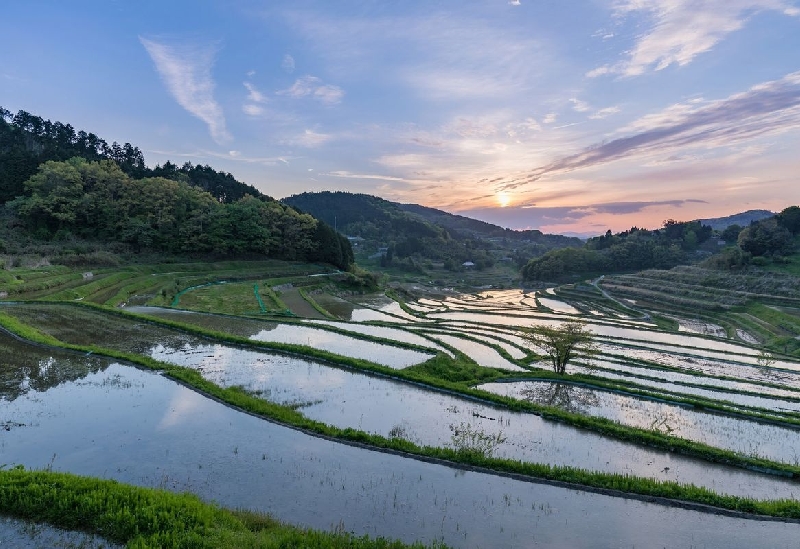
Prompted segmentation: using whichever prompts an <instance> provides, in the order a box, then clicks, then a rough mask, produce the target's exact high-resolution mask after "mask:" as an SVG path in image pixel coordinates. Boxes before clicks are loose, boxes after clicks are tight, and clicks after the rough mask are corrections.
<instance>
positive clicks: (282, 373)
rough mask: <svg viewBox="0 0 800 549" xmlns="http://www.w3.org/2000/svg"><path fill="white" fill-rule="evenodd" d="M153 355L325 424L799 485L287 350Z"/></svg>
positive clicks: (679, 474)
mask: <svg viewBox="0 0 800 549" xmlns="http://www.w3.org/2000/svg"><path fill="white" fill-rule="evenodd" d="M152 356H153V358H157V359H159V360H163V361H166V362H170V363H173V364H178V365H181V366H188V367H191V368H195V369H197V370H198V371H200V372H201V373H202V374H203V376H204V377H206V378H207V379H209V380H211V381H213V382H215V383H217V384H219V385H221V386H226V387H228V386H241V387H244V388H245V389H246V390H247V391H248V392H251V393H253V394H256V395H259V396H261V397H262V398H265V399H267V400H271V401H273V402H278V403H284V404H292V405H296V406H299V407H300V408H299V409H300V411H301V412H302V413H303V415H305V416H306V417H309V418H311V419H314V420H317V421H322V422H324V423H326V424H329V425H335V426H337V427H341V428H347V427H350V428H355V429H359V430H363V431H366V432H370V433H377V434H380V435H382V436H385V437H392V436H400V437H402V438H405V439H408V440H411V441H413V442H415V443H417V444H420V445H428V446H440V447H443V446H451V445H452V437H453V430H454V429H459V428H461V429H463V428H465V427H466V426H469V428H471V429H473V430H476V431H480V432H483V433H486V434H490V435H491V434H498V433H500V434H502V435H503V436H504V437H505V439H506V440H505V441H504V442H503V443H501V444H499V445H498V446H497V449H496V451H495V455H496V456H497V457H507V458H512V459H519V460H522V461H530V462H536V463H549V464H553V465H567V466H572V467H578V468H583V469H590V470H597V471H606V472H613V473H622V474H630V475H636V476H644V477H651V478H658V479H661V480H676V481H679V482H686V483H693V484H696V485H698V486H699V485H703V486H707V487H709V488H713V489H714V490H716V491H721V492H724V493H731V494H735V495H753V494H754V493H758V494H759V496H758V497H761V498H774V497H789V496H790V494H792V493H794V491H795V490H796V489H800V485H799V484H797V483H795V482H791V481H787V480H786V479H780V478H776V477H765V476H763V475H761V474H756V473H752V472H748V471H741V470H737V469H734V468H730V467H725V466H719V465H713V464H709V463H706V462H703V461H700V460H696V459H690V458H687V457H684V456H679V455H672V454H669V453H668V452H661V451H655V450H652V449H647V448H641V447H638V446H636V445H635V444H631V443H624V442H619V441H614V440H610V439H607V438H605V437H602V436H600V435H597V434H594V433H591V432H588V431H584V430H580V429H576V428H574V427H570V426H568V425H563V424H560V423H557V422H552V421H548V420H545V419H542V418H541V417H539V416H536V415H533V414H527V413H520V412H511V411H508V410H503V409H498V408H496V407H492V406H489V405H486V404H481V403H477V402H471V401H469V400H466V399H463V398H459V397H455V396H451V395H447V394H441V393H435V392H431V391H428V390H423V389H420V388H418V387H414V386H411V385H408V384H407V383H402V382H398V381H393V380H388V379H383V378H376V377H374V376H370V375H365V374H361V373H356V372H350V371H343V370H339V369H336V368H331V367H328V366H325V365H321V364H318V363H314V362H310V361H304V360H300V359H296V358H293V357H281V356H274V355H266V354H264V353H258V352H251V351H243V350H240V349H231V348H225V347H223V346H213V347H212V346H205V347H202V348H197V349H188V348H184V349H172V350H167V349H163V348H160V347H159V348H156V349H154V351H153V354H152ZM621 456H624V459H620V457H621Z"/></svg>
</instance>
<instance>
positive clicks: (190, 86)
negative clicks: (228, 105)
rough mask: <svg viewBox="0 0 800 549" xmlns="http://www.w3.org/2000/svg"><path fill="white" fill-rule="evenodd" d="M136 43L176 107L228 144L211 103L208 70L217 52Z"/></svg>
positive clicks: (211, 47) (144, 40)
mask: <svg viewBox="0 0 800 549" xmlns="http://www.w3.org/2000/svg"><path fill="white" fill-rule="evenodd" d="M139 41H140V42H141V43H142V45H143V46H144V48H145V49H146V50H147V53H148V54H150V58H151V59H152V60H153V63H155V66H156V70H157V71H158V73H159V75H160V76H161V79H162V80H163V81H164V84H165V85H166V86H167V89H168V90H169V92H170V93H171V94H172V96H173V97H174V98H175V100H176V101H177V102H178V104H179V105H180V106H181V107H183V108H184V109H186V110H187V111H189V112H190V113H191V114H193V115H194V116H196V117H197V118H199V119H200V120H202V121H203V122H205V123H206V124H207V125H208V130H209V133H210V134H211V137H212V138H213V139H214V141H216V142H217V143H224V142H226V141H229V140H230V139H231V135H230V134H229V133H228V130H227V129H226V127H225V116H224V114H223V112H222V108H221V107H220V106H219V104H218V103H217V102H216V100H215V99H214V79H213V78H212V76H211V67H212V66H213V64H214V56H215V55H216V52H217V46H216V44H213V45H202V46H197V45H187V44H183V45H178V46H174V45H167V44H165V43H161V42H156V41H155V40H150V39H147V38H143V37H141V36H140V37H139Z"/></svg>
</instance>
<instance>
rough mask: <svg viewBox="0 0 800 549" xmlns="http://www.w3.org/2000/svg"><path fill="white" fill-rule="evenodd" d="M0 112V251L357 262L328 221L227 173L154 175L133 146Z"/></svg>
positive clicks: (201, 170)
mask: <svg viewBox="0 0 800 549" xmlns="http://www.w3.org/2000/svg"><path fill="white" fill-rule="evenodd" d="M0 115H1V116H0V137H1V138H2V139H0V202H3V203H5V206H4V211H3V212H2V213H3V218H4V219H5V220H6V223H5V227H3V228H2V229H0V230H2V232H3V234H1V235H0V253H6V254H13V255H20V254H25V253H29V252H30V251H36V250H42V249H43V247H42V245H43V244H45V243H56V246H55V247H56V248H61V249H63V248H70V247H77V248H82V249H95V248H97V247H96V246H93V245H92V244H91V243H93V242H94V243H97V242H100V243H108V244H115V245H117V246H116V247H113V246H112V247H111V250H112V253H115V252H117V251H120V250H130V251H133V252H134V253H140V252H158V253H169V254H195V255H196V254H204V255H208V254H210V255H211V256H213V257H232V256H237V257H241V256H252V257H256V258H275V259H285V260H300V261H312V262H313V261H316V262H324V263H330V264H332V265H335V266H337V267H339V268H340V269H347V268H349V267H350V266H351V265H352V263H353V252H352V248H351V246H350V243H349V241H348V240H347V239H346V238H344V237H343V236H342V235H340V234H338V233H336V231H334V230H333V228H331V227H330V226H329V225H328V224H326V223H324V222H320V221H319V220H318V219H315V218H314V217H313V216H311V215H309V214H303V213H300V212H298V211H297V210H295V209H293V208H291V207H289V206H287V205H285V204H282V203H280V202H278V201H276V200H274V199H272V198H270V197H268V196H266V195H263V194H261V193H260V192H259V191H258V190H257V189H255V188H254V187H251V186H249V185H245V184H244V183H240V182H238V181H236V179H234V178H233V176H232V175H230V174H226V173H221V172H217V171H215V170H214V169H213V168H210V167H208V166H192V165H191V164H189V163H187V164H184V166H183V167H181V168H178V167H177V166H176V165H174V164H172V163H170V162H167V163H165V164H164V166H156V167H155V168H153V169H150V168H147V167H146V166H145V164H144V157H143V155H142V153H141V151H139V149H138V148H137V147H134V146H132V145H130V144H129V143H126V144H125V145H123V146H120V145H119V144H117V143H114V144H113V145H111V146H109V145H108V144H107V143H106V142H105V141H103V140H102V139H100V138H98V137H97V136H96V135H94V134H91V133H86V132H83V131H79V132H75V130H74V129H73V128H72V126H70V125H68V124H62V123H60V122H55V123H51V122H50V121H49V120H42V119H41V118H39V117H36V116H33V115H31V114H29V113H26V112H24V111H20V112H19V113H17V114H16V115H15V116H13V117H12V116H11V114H10V113H9V112H8V111H7V110H5V109H0ZM76 240H80V241H81V243H79V244H77V245H75V241H76ZM87 242H88V244H87ZM73 245H74V246H73ZM120 246H121V247H120ZM101 249H103V248H102V247H101ZM106 249H108V248H106Z"/></svg>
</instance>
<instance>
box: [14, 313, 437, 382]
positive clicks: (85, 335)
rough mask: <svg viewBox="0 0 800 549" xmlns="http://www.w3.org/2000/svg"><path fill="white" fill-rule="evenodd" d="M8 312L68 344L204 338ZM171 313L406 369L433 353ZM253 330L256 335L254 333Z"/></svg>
mask: <svg viewBox="0 0 800 549" xmlns="http://www.w3.org/2000/svg"><path fill="white" fill-rule="evenodd" d="M4 310H6V311H7V312H8V313H9V314H11V315H13V316H17V317H19V318H20V319H22V320H23V321H26V322H30V323H35V324H36V325H37V326H39V327H40V328H41V329H42V330H43V331H45V332H47V333H49V334H50V335H52V336H54V337H56V338H58V339H61V340H62V341H65V342H68V343H75V344H82V345H87V344H98V345H102V346H105V347H109V348H112V349H118V350H124V351H131V352H135V353H139V354H148V352H149V349H150V348H151V347H152V346H153V343H154V342H157V343H160V344H161V345H164V346H168V347H180V346H182V345H190V346H192V345H198V344H199V343H200V342H201V341H203V340H202V339H201V338H198V337H194V336H189V335H186V334H183V333H181V332H179V331H177V330H172V329H169V328H165V327H162V326H157V325H154V324H148V323H145V322H137V321H133V320H131V319H127V318H121V317H113V316H111V315H102V314H99V313H97V312H94V311H91V310H86V309H81V308H77V307H70V306H67V305H62V306H59V305H53V306H50V305H48V306H42V305H20V306H7V307H6V308H5V309H4ZM139 310H140V311H141V310H142V309H139ZM144 310H147V309H144ZM170 316H171V317H172V318H173V319H175V320H178V321H181V322H186V321H189V320H190V319H194V318H197V317H201V318H199V320H198V322H199V324H198V325H202V326H204V327H210V326H214V329H215V330H217V331H224V330H225V329H226V328H227V327H229V326H230V327H231V328H232V331H233V332H234V333H236V334H242V335H247V337H249V338H250V339H253V340H255V341H270V342H277V343H293V344H297V345H307V346H310V347H311V346H313V347H315V348H319V349H323V350H326V351H330V352H333V353H337V354H342V355H344V356H351V357H353V358H361V359H365V360H370V361H372V362H375V363H377V364H382V365H384V366H388V367H390V368H405V367H408V366H411V365H413V364H419V363H421V362H425V361H426V360H428V359H429V358H431V357H432V356H433V354H434V353H433V352H431V353H430V354H427V353H424V352H420V351H415V350H412V349H404V348H400V347H393V346H391V345H386V344H381V343H375V342H372V341H364V340H359V339H354V338H352V337H348V336H346V335H343V334H339V333H335V332H331V331H327V330H322V329H314V328H311V327H307V326H298V325H287V324H279V323H274V322H262V323H260V324H259V323H258V322H257V321H252V320H245V321H243V323H238V322H236V319H233V318H230V317H219V323H218V325H214V322H215V320H214V318H211V319H210V318H208V315H201V314H197V315H193V314H192V313H189V312H182V313H179V314H178V315H170ZM253 330H255V333H250V332H251V331H253Z"/></svg>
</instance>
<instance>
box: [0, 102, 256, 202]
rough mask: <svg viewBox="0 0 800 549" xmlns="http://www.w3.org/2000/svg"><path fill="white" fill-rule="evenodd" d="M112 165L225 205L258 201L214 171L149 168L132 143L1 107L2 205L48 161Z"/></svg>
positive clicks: (188, 164)
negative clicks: (179, 184)
mask: <svg viewBox="0 0 800 549" xmlns="http://www.w3.org/2000/svg"><path fill="white" fill-rule="evenodd" d="M75 156H79V157H81V158H85V159H86V160H113V161H114V162H116V164H117V165H118V166H119V167H120V169H121V170H122V171H123V172H124V173H125V174H127V175H128V176H130V177H134V178H141V177H166V178H167V179H174V180H178V179H181V180H184V181H186V182H188V183H189V184H190V185H193V186H195V187H200V188H201V189H203V190H205V191H208V192H209V193H211V195H212V196H213V197H214V198H216V199H217V200H220V201H222V202H234V201H236V200H239V199H240V198H242V197H244V196H245V195H246V194H249V195H251V196H255V197H259V196H260V195H261V193H260V192H259V190H258V189H256V188H255V187H253V186H252V185H247V184H245V183H242V182H240V181H237V180H236V179H235V178H234V177H233V176H232V175H231V174H229V173H225V172H218V171H216V170H214V169H213V168H211V167H210V166H200V165H196V166H195V165H192V164H191V162H186V163H184V164H183V165H182V166H180V167H178V166H177V165H176V164H173V163H171V162H169V161H167V162H166V163H165V164H164V165H163V166H156V167H155V168H148V167H147V166H146V165H145V162H144V155H143V154H142V151H140V150H139V147H134V146H133V145H131V144H130V143H125V144H124V145H120V144H119V143H117V142H116V141H115V142H113V143H112V144H111V145H109V144H108V143H107V142H106V141H105V140H104V139H101V138H100V137H98V136H97V135H95V134H94V133H92V132H86V131H83V130H79V131H76V130H75V128H73V127H72V125H70V124H64V123H61V122H51V121H50V120H45V119H43V118H41V117H39V116H36V115H33V114H30V113H28V112H25V111H19V112H17V114H12V113H11V112H10V111H8V110H7V109H4V108H3V107H0V204H2V203H5V202H7V201H9V200H13V199H14V198H16V197H17V196H19V195H21V194H22V193H23V191H24V188H23V183H24V182H25V181H26V180H27V179H28V178H29V177H30V176H32V175H33V174H35V173H36V170H37V168H38V167H39V165H40V164H42V163H44V162H46V161H48V160H68V159H70V158H72V157H75Z"/></svg>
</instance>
